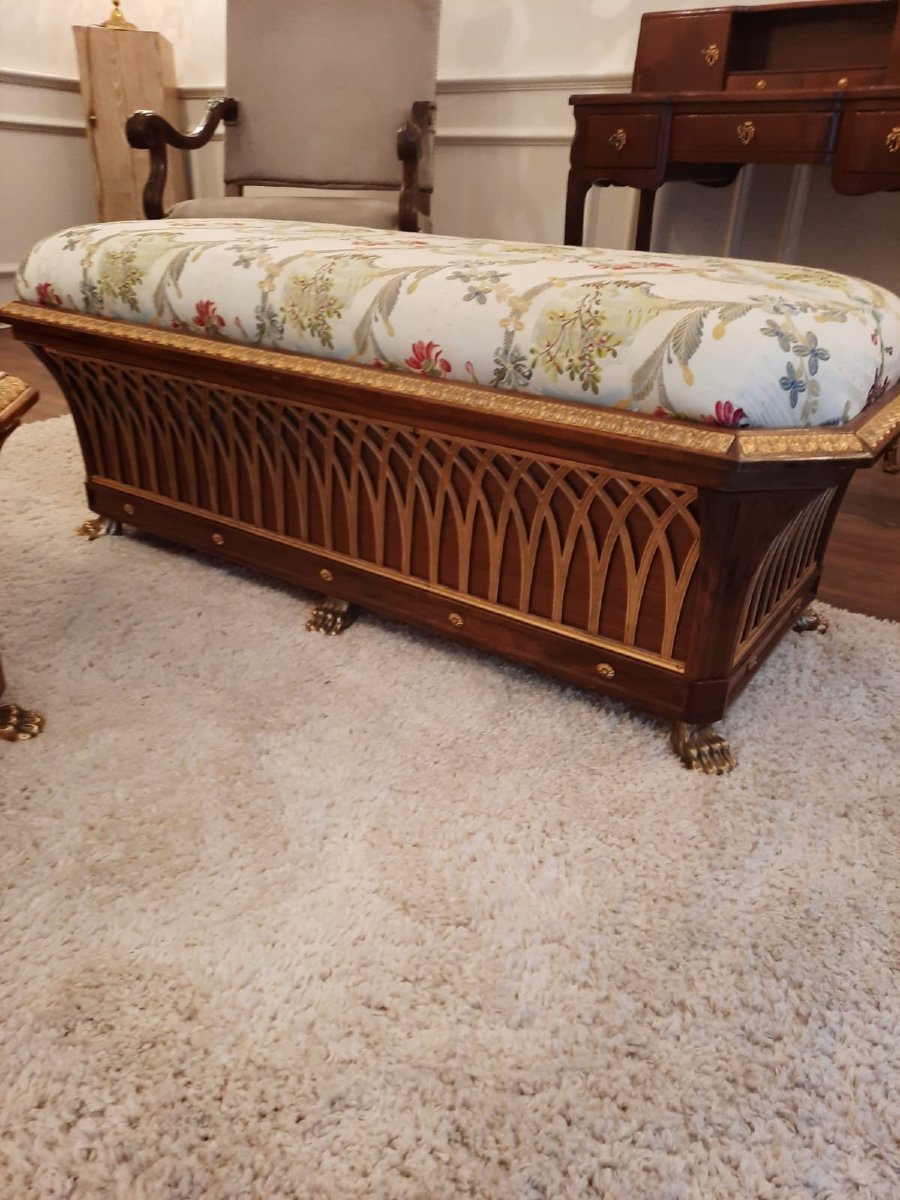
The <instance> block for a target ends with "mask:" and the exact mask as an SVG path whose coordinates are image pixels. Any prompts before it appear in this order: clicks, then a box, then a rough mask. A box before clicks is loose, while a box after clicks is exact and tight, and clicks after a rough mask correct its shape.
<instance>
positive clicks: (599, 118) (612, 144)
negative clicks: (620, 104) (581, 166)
mask: <svg viewBox="0 0 900 1200" xmlns="http://www.w3.org/2000/svg"><path fill="white" fill-rule="evenodd" d="M661 121H662V117H661V115H660V114H659V113H647V114H637V113H627V114H623V113H620V114H618V115H617V114H616V113H603V114H601V115H591V116H589V117H588V119H587V123H586V124H587V128H586V130H585V138H584V150H583V155H584V162H585V164H586V165H588V166H591V167H632V168H633V167H638V168H644V167H653V166H655V165H656V159H657V155H658V147H659V136H660V123H661Z"/></svg>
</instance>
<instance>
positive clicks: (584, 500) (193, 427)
mask: <svg viewBox="0 0 900 1200" xmlns="http://www.w3.org/2000/svg"><path fill="white" fill-rule="evenodd" d="M3 316H4V319H5V320H7V321H9V322H10V323H11V324H12V325H13V328H14V330H15V334H16V336H17V337H19V338H21V339H22V340H24V341H26V342H29V343H30V344H31V345H32V346H33V347H34V348H35V350H36V352H37V353H38V355H39V357H40V358H41V359H42V361H43V362H44V363H45V364H46V366H47V367H48V368H49V369H50V370H51V371H52V372H53V374H54V376H55V377H56V379H57V380H58V382H59V384H60V386H61V388H62V389H63V391H64V392H65V394H66V397H67V399H68V401H69V404H70V406H71V409H72V414H73V416H74V419H75V424H76V427H77V430H78V436H79V438H80V441H81V447H82V451H83V453H84V459H85V465H86V469H87V495H88V502H89V504H90V507H91V508H92V509H93V511H94V512H96V513H98V514H99V515H100V517H101V518H103V520H104V522H105V523H106V524H107V525H109V524H112V525H113V526H114V525H115V523H118V522H125V523H127V524H129V525H133V526H135V527H137V528H138V529H141V530H147V531H149V532H151V533H154V534H157V535H159V536H161V537H163V538H168V539H170V540H172V541H174V542H178V543H182V544H184V545H187V546H191V547H194V548H196V549H198V550H202V551H204V552H205V553H210V554H213V555H216V556H218V557H221V558H224V559H227V560H229V561H231V562H236V563H241V564H243V565H245V566H248V567H251V568H255V569H257V570H259V571H262V572H265V573H267V574H270V575H274V576H277V577H279V578H282V579H285V580H289V581H291V582H292V583H296V584H299V585H302V586H304V587H307V588H313V589H315V590H317V591H319V592H321V593H324V594H325V595H326V596H327V597H329V598H331V603H330V604H326V605H325V606H323V607H322V608H320V610H319V611H318V614H317V616H316V618H315V619H314V621H313V624H314V625H315V627H317V628H324V629H328V630H332V631H333V630H334V629H335V628H339V627H340V625H341V623H342V620H343V618H344V615H345V611H346V608H347V605H348V604H355V605H357V604H358V605H361V606H362V607H364V608H366V609H370V610H372V611H374V612H377V613H381V614H383V615H385V616H388V617H392V618H398V619H400V620H403V621H408V622H410V623H412V624H415V625H418V626H422V627H425V628H427V629H431V630H435V631H438V632H439V633H441V634H443V635H445V636H449V637H452V638H454V639H458V640H460V641H464V642H469V643H472V644H474V645H476V646H480V647H483V648H485V649H488V650H490V651H494V652H497V653H500V654H502V655H505V656H507V657H510V658H513V659H516V660H519V661H521V662H524V663H528V664H530V665H532V666H535V667H538V668H540V669H541V670H544V671H547V672H550V673H551V674H553V675H556V676H559V677H561V678H563V679H566V680H569V681H572V682H575V683H577V684H580V685H581V686H584V687H587V688H590V689H592V690H595V691H599V692H603V693H605V694H607V695H609V696H612V697H614V698H616V699H619V700H624V701H627V702H628V703H630V704H633V705H635V706H637V707H639V708H641V709H644V710H646V711H649V712H651V713H656V714H658V715H660V716H662V717H665V718H668V719H669V720H671V721H672V722H674V723H675V724H674V734H673V741H674V744H675V746H676V749H677V750H678V753H679V754H680V755H681V757H682V758H683V760H684V761H685V762H686V763H687V764H688V765H690V766H697V767H700V768H701V769H704V770H707V771H711V772H722V771H724V770H727V769H729V768H730V766H731V765H733V759H732V758H731V755H730V751H729V748H728V745H727V742H725V740H724V738H723V737H722V736H721V734H719V733H717V732H716V731H714V730H711V729H710V728H709V726H711V723H712V722H715V721H717V720H718V719H719V718H721V717H722V716H723V714H724V713H725V711H726V709H727V707H728V705H729V703H730V702H731V700H732V699H733V698H734V697H735V695H736V694H737V693H738V692H739V691H740V690H741V689H742V688H743V687H744V686H745V685H746V684H747V682H748V681H749V680H750V679H751V678H752V677H753V675H754V674H755V672H756V671H757V670H758V668H759V666H760V664H761V663H762V662H763V661H764V659H765V658H766V657H767V656H768V654H769V653H770V652H771V651H772V649H773V648H774V647H775V646H776V645H777V643H778V641H779V639H780V638H781V637H782V635H783V634H784V633H785V631H787V630H788V629H790V628H791V627H792V626H793V625H794V624H795V623H796V622H797V621H798V618H800V615H801V614H802V613H803V611H804V610H805V609H806V607H807V605H808V604H809V603H810V601H811V600H812V598H813V597H814V596H815V593H816V587H817V584H818V580H819V575H820V570H821V563H822V558H823V555H824V552H825V547H826V545H827V542H828V536H829V533H830V531H831V527H832V523H833V521H834V517H835V514H836V513H837V510H838V507H839V504H840V501H841V498H842V496H843V493H844V490H845V488H846V486H847V484H848V482H849V480H850V478H851V476H852V474H853V472H854V471H855V470H856V469H857V468H860V467H868V466H870V465H871V464H872V462H874V461H875V459H876V458H878V457H879V456H880V455H881V454H882V453H883V452H884V451H885V450H886V449H887V448H888V447H889V446H890V444H891V443H892V442H893V441H894V440H895V439H896V438H897V436H898V435H900V389H895V390H894V391H893V392H892V393H890V394H888V395H886V396H884V397H883V398H882V399H881V400H880V401H879V402H878V403H877V404H875V405H873V406H871V407H870V408H869V409H867V410H866V411H865V412H864V413H863V414H862V415H861V416H860V417H859V418H857V419H856V420H855V421H854V422H852V423H851V424H849V425H846V426H843V427H841V428H817V429H802V430H801V429H797V430H758V431H750V430H731V429H721V428H714V427H710V426H705V425H700V424H693V423H687V422H676V421H669V420H658V419H656V418H653V417H647V416H642V415H636V414H630V413H623V412H617V411H610V410H608V409H603V408H598V407H596V406H591V405H587V404H575V403H567V402H562V401H555V400H543V399H541V398H539V397H533V396H529V395H526V394H524V393H510V392H497V391H495V390H492V389H488V388H483V387H476V386H474V385H466V384H460V383H445V382H440V381H436V380H430V379H423V378H421V377H418V376H411V375H406V374H400V373H395V372H389V371H380V370H377V369H374V368H370V367H358V366H354V365H352V364H347V363H335V362H330V361H328V360H323V359H316V358H309V357H306V356H302V355H297V354H289V353H285V352H279V351H271V350H262V349H257V348H255V347H249V346H240V345H236V344H233V343H228V342H223V341H217V340H214V339H209V340H208V339H203V338H199V337H195V336H191V335H185V334H180V333H170V332H167V331H164V330H158V329H153V328H148V327H145V326H140V325H131V324H128V323H125V322H121V321H110V320H106V319H102V318H96V317H88V316H82V315H79V314H74V313H67V312H61V311H58V310H51V309H44V308H41V307H38V306H35V305H31V304H23V303H14V304H11V305H8V306H7V307H6V308H5V309H4V310H3ZM725 399H728V397H727V395H723V400H725ZM805 624H806V626H807V627H809V626H810V625H813V626H814V625H815V622H814V621H813V622H809V621H807V622H805Z"/></svg>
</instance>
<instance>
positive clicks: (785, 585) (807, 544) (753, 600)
mask: <svg viewBox="0 0 900 1200" xmlns="http://www.w3.org/2000/svg"><path fill="white" fill-rule="evenodd" d="M836 491H837V489H836V488H828V489H827V490H825V491H823V492H822V493H821V494H820V495H818V496H817V497H816V498H815V499H814V500H812V501H810V503H809V504H807V505H806V506H805V508H802V509H801V510H800V512H798V513H797V514H796V515H795V516H794V517H793V518H792V519H791V520H790V521H789V522H788V523H787V525H786V526H785V527H784V529H783V530H782V531H781V533H780V534H779V535H778V536H777V537H776V538H775V539H774V541H773V542H772V544H771V546H770V547H769V548H768V550H767V551H766V554H765V556H764V558H763V560H762V562H761V563H760V565H759V567H758V568H757V570H756V573H755V575H754V576H753V579H752V581H751V584H750V587H749V588H748V590H747V598H746V600H745V602H744V609H743V613H742V616H741V623H740V629H741V635H740V641H739V643H738V648H737V653H736V655H735V661H737V659H738V658H740V657H741V655H743V654H744V653H745V652H746V651H747V650H748V649H749V647H750V645H751V644H752V643H753V642H754V641H755V640H756V638H757V637H758V636H759V635H760V634H761V633H762V631H763V630H764V629H765V627H766V626H767V625H768V624H769V622H770V621H771V620H772V619H773V618H774V617H775V616H776V615H777V613H778V611H779V610H780V609H781V607H782V605H783V604H784V602H785V600H786V599H787V598H788V597H789V596H790V594H791V593H792V592H793V591H794V590H795V588H796V587H797V586H798V585H799V584H800V583H801V582H802V581H803V579H804V578H806V577H807V576H809V575H810V574H812V572H813V571H814V570H815V569H816V567H817V565H818V562H817V558H816V554H817V551H818V548H819V542H820V540H821V537H822V530H823V528H824V526H825V521H826V519H827V517H828V511H829V509H830V507H831V502H832V501H833V499H834V497H835V494H836Z"/></svg>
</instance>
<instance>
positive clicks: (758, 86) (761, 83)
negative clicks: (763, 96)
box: [756, 79, 769, 92]
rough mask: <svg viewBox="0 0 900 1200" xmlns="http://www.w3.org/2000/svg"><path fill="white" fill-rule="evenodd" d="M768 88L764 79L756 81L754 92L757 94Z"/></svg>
mask: <svg viewBox="0 0 900 1200" xmlns="http://www.w3.org/2000/svg"><path fill="white" fill-rule="evenodd" d="M768 86H769V85H768V83H767V82H766V80H765V79H757V81H756V90H757V91H758V92H764V91H765V90H766V88H767V87H768Z"/></svg>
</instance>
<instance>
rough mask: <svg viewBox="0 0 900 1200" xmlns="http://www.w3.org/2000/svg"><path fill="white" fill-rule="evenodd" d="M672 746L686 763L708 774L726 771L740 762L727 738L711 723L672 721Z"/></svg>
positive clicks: (724, 773) (726, 772)
mask: <svg viewBox="0 0 900 1200" xmlns="http://www.w3.org/2000/svg"><path fill="white" fill-rule="evenodd" d="M672 749H673V750H674V751H675V753H676V754H677V755H678V757H679V758H680V759H681V761H682V762H683V763H684V765H685V766H686V767H690V769H691V770H692V771H703V772H704V773H705V774H707V775H727V774H728V772H729V771H733V770H734V768H735V767H736V766H737V759H736V758H735V757H734V755H733V754H732V753H731V747H730V746H729V745H728V739H727V738H725V737H723V736H722V734H721V733H719V731H718V730H717V729H714V728H713V727H712V725H688V724H687V723H686V722H685V721H673V722H672Z"/></svg>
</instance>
